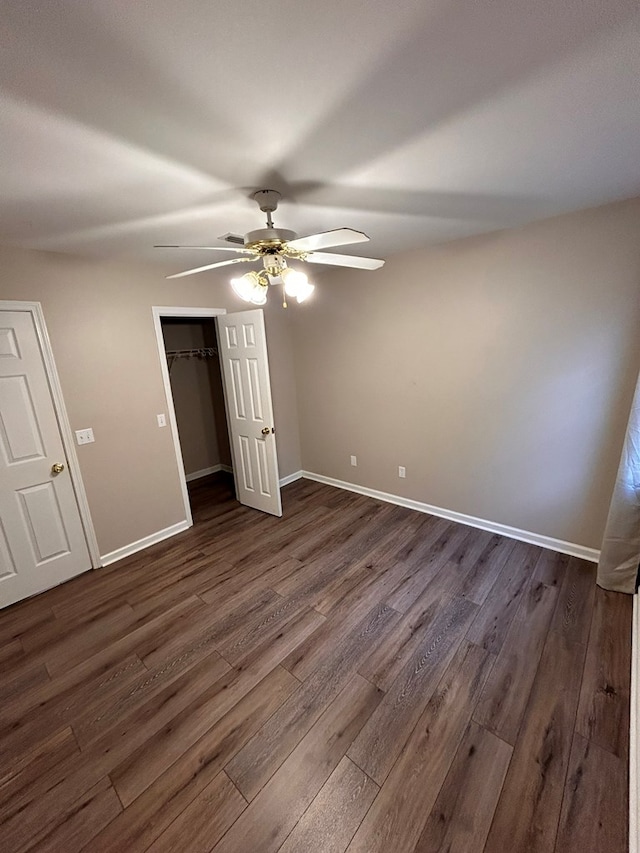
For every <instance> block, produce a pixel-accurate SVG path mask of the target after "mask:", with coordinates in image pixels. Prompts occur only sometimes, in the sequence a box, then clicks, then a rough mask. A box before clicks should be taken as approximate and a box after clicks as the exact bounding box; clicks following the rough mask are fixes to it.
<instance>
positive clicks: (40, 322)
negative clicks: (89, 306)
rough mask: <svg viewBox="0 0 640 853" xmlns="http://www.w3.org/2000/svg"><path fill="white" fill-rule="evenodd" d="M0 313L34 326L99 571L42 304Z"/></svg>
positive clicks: (3, 306)
mask: <svg viewBox="0 0 640 853" xmlns="http://www.w3.org/2000/svg"><path fill="white" fill-rule="evenodd" d="M0 311H27V312H29V313H30V314H31V316H32V318H33V325H34V327H35V330H36V335H37V338H38V344H39V346H40V352H41V353H42V361H43V364H44V370H45V373H46V375H47V382H48V383H49V390H50V391H51V399H52V400H53V409H54V411H55V414H56V420H57V421H58V428H59V430H60V436H61V438H62V446H63V447H64V452H65V455H66V457H67V464H68V466H69V476H70V477H71V483H72V485H73V491H74V493H75V497H76V502H77V504H78V511H79V513H80V521H81V522H82V529H83V531H84V537H85V540H86V542H87V548H88V549H89V556H90V558H91V566H92V568H94V569H98V568H100V566H101V565H102V560H101V558H100V550H99V549H98V541H97V539H96V534H95V530H94V527H93V521H92V520H91V512H90V510H89V502H88V501H87V493H86V492H85V489H84V483H83V482H82V474H81V472H80V463H79V462H78V456H77V454H76V446H75V443H74V440H73V433H72V432H71V425H70V423H69V417H68V415H67V409H66V407H65V404H64V397H63V396H62V386H61V385H60V378H59V376H58V371H57V368H56V363H55V360H54V357H53V350H52V348H51V340H50V339H49V333H48V332H47V325H46V323H45V319H44V312H43V310H42V304H41V303H40V302H19V301H13V300H10V299H0Z"/></svg>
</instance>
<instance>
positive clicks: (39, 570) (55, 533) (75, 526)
mask: <svg viewBox="0 0 640 853" xmlns="http://www.w3.org/2000/svg"><path fill="white" fill-rule="evenodd" d="M54 463H61V464H63V465H64V466H65V467H64V470H63V471H62V472H61V473H60V474H57V475H56V474H53V473H52V470H51V466H52V465H53V464H54ZM0 484H1V485H0V607H4V606H6V605H8V604H12V603H13V602H15V601H19V600H20V599H22V598H26V597H27V596H29V595H33V594H35V593H37V592H42V591H43V590H45V589H48V588H49V587H51V586H55V585H56V584H58V583H61V582H62V581H64V580H67V579H68V578H71V577H73V576H74V575H77V574H79V573H80V572H83V571H85V570H86V569H89V568H90V567H91V559H90V557H89V551H88V547H87V543H86V539H85V535H84V530H83V528H82V522H81V519H80V512H79V510H78V505H77V502H76V497H75V492H74V489H73V484H72V482H71V479H70V476H69V472H68V466H67V464H66V458H65V454H64V448H63V444H62V438H61V436H60V430H59V427H58V421H57V418H56V413H55V408H54V405H53V399H52V397H51V391H50V389H49V384H48V380H47V374H46V371H45V368H44V362H43V358H42V353H41V351H40V344H39V341H38V336H37V333H36V329H35V325H34V321H33V317H32V315H31V313H30V312H29V311H5V310H1V311H0Z"/></svg>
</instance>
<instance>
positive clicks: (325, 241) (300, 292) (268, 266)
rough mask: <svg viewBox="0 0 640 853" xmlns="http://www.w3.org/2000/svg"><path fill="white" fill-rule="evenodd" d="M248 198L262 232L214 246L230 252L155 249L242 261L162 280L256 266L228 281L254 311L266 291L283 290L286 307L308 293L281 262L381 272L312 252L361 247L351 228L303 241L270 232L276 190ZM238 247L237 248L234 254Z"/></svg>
mask: <svg viewBox="0 0 640 853" xmlns="http://www.w3.org/2000/svg"><path fill="white" fill-rule="evenodd" d="M253 198H254V199H255V201H256V202H257V203H258V206H259V207H260V210H261V211H262V212H263V213H266V214H267V227H266V228H258V229H257V230H256V231H249V233H248V234H245V235H244V237H241V236H240V235H239V234H225V235H224V236H223V237H220V238H219V239H220V240H226V241H227V242H228V243H233V244H234V248H232V247H231V246H229V247H227V246H156V247H155V248H156V249H203V250H205V251H212V252H235V253H236V254H241V255H244V256H245V257H241V258H231V259H230V260H226V261H218V262H217V263H215V264H206V265H205V266H203V267H195V268H194V269H190V270H185V271H184V272H179V273H175V274H174V275H168V276H167V278H182V277H183V276H186V275H193V274H194V273H199V272H205V270H213V269H216V268H217V267H225V266H229V265H230V264H242V263H250V264H252V263H257V262H260V261H261V262H262V269H261V270H259V271H257V270H251V272H247V273H245V274H244V275H242V276H240V277H239V278H232V279H231V287H232V288H233V290H234V292H235V293H236V294H237V295H238V296H239V297H240V298H241V299H244V300H245V301H246V302H252V303H253V304H254V305H264V304H265V303H266V301H267V293H268V291H269V286H270V285H274V284H282V286H283V289H284V294H285V296H284V300H283V305H284V307H285V308H286V307H287V300H286V297H287V296H288V297H290V298H291V299H296V300H297V301H298V302H304V300H305V299H307V298H308V297H309V296H311V294H312V293H313V291H314V285H313V284H311V282H310V281H309V279H308V278H307V276H306V275H305V273H303V272H302V271H301V270H298V269H293V268H292V267H290V266H288V264H287V261H290V260H293V261H302V262H304V263H311V264H328V265H330V266H339V267H352V268H355V269H363V270H376V269H379V268H380V267H381V266H383V264H384V261H382V260H380V259H378V258H362V257H358V256H355V255H338V254H331V253H329V252H319V251H317V250H318V249H329V248H332V247H334V246H349V245H351V244H353V243H365V242H367V241H368V240H369V238H368V237H367V235H366V234H363V233H362V231H354V230H353V228H337V229H336V230H334V231H323V232H322V233H320V234H311V235H309V236H308V237H298V236H297V234H296V233H295V231H289V230H287V229H286V228H276V227H275V226H274V224H273V220H272V218H271V214H272V213H273V212H274V211H275V210H276V209H277V207H278V201H279V200H280V193H279V192H276V190H258V192H257V193H254V195H253ZM238 246H240V247H241V248H236V247H238Z"/></svg>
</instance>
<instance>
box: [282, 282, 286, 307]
mask: <svg viewBox="0 0 640 853" xmlns="http://www.w3.org/2000/svg"><path fill="white" fill-rule="evenodd" d="M282 307H283V308H286V307H287V291H286V290H285V285H284V282H283V283H282Z"/></svg>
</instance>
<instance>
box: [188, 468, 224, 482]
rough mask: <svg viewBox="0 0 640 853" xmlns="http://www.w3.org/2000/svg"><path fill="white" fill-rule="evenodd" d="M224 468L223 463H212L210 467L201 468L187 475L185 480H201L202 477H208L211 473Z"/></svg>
mask: <svg viewBox="0 0 640 853" xmlns="http://www.w3.org/2000/svg"><path fill="white" fill-rule="evenodd" d="M222 470H223V466H222V465H212V466H211V467H210V468H201V469H200V470H199V471H192V472H191V474H187V475H186V476H185V480H186V481H187V483H190V482H191V481H192V480H199V479H200V478H201V477H208V476H209V474H217V473H218V471H222Z"/></svg>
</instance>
